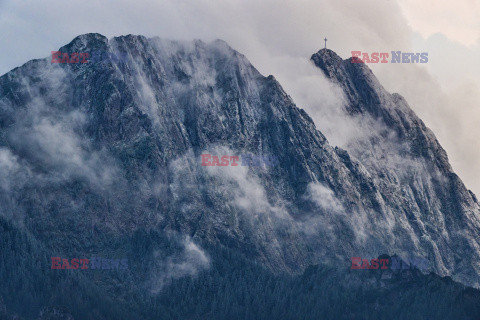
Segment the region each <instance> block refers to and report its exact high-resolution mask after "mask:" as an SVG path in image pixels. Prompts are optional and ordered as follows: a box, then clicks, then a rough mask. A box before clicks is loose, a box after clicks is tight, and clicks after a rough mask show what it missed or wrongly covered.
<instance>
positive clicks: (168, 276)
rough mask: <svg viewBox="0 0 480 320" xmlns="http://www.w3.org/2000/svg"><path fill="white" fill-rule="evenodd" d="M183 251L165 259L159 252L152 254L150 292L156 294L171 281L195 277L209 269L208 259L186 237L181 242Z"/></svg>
mask: <svg viewBox="0 0 480 320" xmlns="http://www.w3.org/2000/svg"><path fill="white" fill-rule="evenodd" d="M182 246H183V250H182V251H180V252H179V253H176V254H173V255H171V256H169V257H167V258H166V259H165V258H164V257H162V253H161V252H160V251H155V252H154V269H153V271H152V277H151V292H152V293H153V294H156V293H158V292H160V291H161V290H162V289H163V288H164V287H165V286H166V285H169V284H170V283H171V282H172V281H173V280H176V279H180V278H183V277H195V276H196V275H197V274H198V273H199V272H201V271H204V270H207V269H208V268H210V258H209V256H208V255H207V254H206V253H205V251H203V249H202V248H201V247H200V246H198V245H197V244H196V243H195V242H193V240H192V239H191V238H190V237H188V236H186V237H184V239H183V241H182Z"/></svg>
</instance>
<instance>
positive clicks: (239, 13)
mask: <svg viewBox="0 0 480 320" xmlns="http://www.w3.org/2000/svg"><path fill="white" fill-rule="evenodd" d="M88 32H98V33H101V34H103V35H105V36H107V37H109V38H110V37H113V36H117V35H124V34H130V33H131V34H143V35H145V36H147V37H150V36H160V37H163V38H172V39H193V38H199V39H203V40H213V39H216V38H220V39H223V40H225V41H227V42H228V43H229V44H230V45H231V46H232V47H233V48H235V49H236V50H238V51H240V52H241V53H243V54H245V55H246V56H247V58H248V59H249V60H250V61H251V62H252V63H253V64H254V65H255V66H256V67H257V68H258V69H259V70H260V72H262V73H263V74H265V75H267V74H273V75H275V77H276V78H277V79H278V80H279V81H280V82H281V84H282V85H283V86H284V87H285V89H286V91H287V92H288V93H289V94H291V95H292V97H293V98H294V100H295V101H296V102H297V104H298V105H299V107H304V106H303V105H302V104H308V103H309V101H310V98H309V96H310V95H311V94H312V90H315V88H314V87H313V83H319V84H320V85H322V83H323V82H322V81H320V80H318V79H315V77H317V75H316V74H315V72H316V71H312V70H310V69H308V68H309V67H308V66H305V65H304V62H305V61H308V59H309V58H310V56H311V54H313V53H314V52H316V51H317V50H319V49H320V48H322V47H323V38H324V37H325V36H326V37H327V38H328V39H329V41H328V43H327V46H328V47H329V48H330V49H333V50H334V51H336V52H337V53H338V54H339V55H340V56H342V57H343V58H347V57H349V56H350V54H351V51H354V50H360V51H364V52H374V51H377V52H382V51H387V52H389V51H392V50H401V51H410V52H428V53H429V54H428V57H429V62H428V63H427V64H424V65H414V64H400V65H393V64H390V63H388V64H370V65H369V66H370V67H371V68H372V69H373V71H374V72H375V74H376V75H377V76H378V77H379V79H380V81H381V82H382V84H383V85H384V86H385V87H386V88H387V89H388V90H389V91H391V92H398V93H400V94H402V95H403V96H405V98H406V99H407V101H408V102H409V104H410V106H411V107H412V108H413V109H414V110H415V112H417V114H418V115H419V116H420V117H421V118H422V119H423V120H424V121H425V123H426V124H427V126H429V127H430V128H431V129H432V130H433V131H434V132H435V134H436V135H437V137H438V139H439V140H440V143H441V144H442V145H443V147H444V148H445V149H446V150H447V153H448V155H449V158H450V161H451V162H452V165H453V167H454V169H455V170H456V171H457V173H458V174H459V175H460V177H461V178H462V179H463V180H464V182H465V183H466V185H467V187H468V188H470V189H472V190H473V191H474V192H475V193H476V194H477V195H480V161H479V160H480V142H479V141H478V139H477V137H478V136H479V134H480V126H479V123H480V103H479V101H480V60H479V59H478V57H479V56H480V1H479V0H457V1H454V2H452V1H449V0H422V1H421V2H420V1H418V0H364V1H361V2H359V1H353V0H323V1H318V0H317V1H314V0H261V1H258V0H256V1H254V0H218V1H209V0H165V1H158V0H157V1H149V0H134V1H126V0H116V1H114V0H103V1H88V0H87V1H81V2H78V1H77V2H75V1H60V0H44V1H39V0H23V1H16V0H0V57H1V59H0V74H4V73H5V72H8V71H9V70H11V69H13V68H15V67H17V66H20V65H21V64H23V63H25V62H26V61H28V60H30V59H34V58H43V57H47V56H49V55H50V52H51V51H53V50H56V49H58V48H59V47H60V46H62V45H64V44H66V43H68V42H69V41H70V40H72V39H73V38H74V37H75V36H77V35H79V34H83V33H88ZM307 69H308V70H307ZM309 86H312V88H311V89H309V88H310V87H309ZM323 86H324V87H323V88H322V89H321V90H318V92H320V93H323V94H324V95H325V100H324V101H327V103H328V102H329V103H334V99H333V98H331V97H328V88H327V87H326V86H325V84H324V83H323ZM306 109H307V110H309V109H308V108H306ZM317 125H318V126H319V129H320V130H322V124H321V123H317ZM327 137H328V134H327ZM331 140H333V141H335V137H331Z"/></svg>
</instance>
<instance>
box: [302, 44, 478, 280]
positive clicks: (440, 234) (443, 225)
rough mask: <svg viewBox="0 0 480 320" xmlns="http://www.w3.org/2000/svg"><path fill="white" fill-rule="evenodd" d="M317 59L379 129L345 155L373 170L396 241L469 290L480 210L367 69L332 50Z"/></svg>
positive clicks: (361, 118)
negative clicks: (390, 217)
mask: <svg viewBox="0 0 480 320" xmlns="http://www.w3.org/2000/svg"><path fill="white" fill-rule="evenodd" d="M311 60H312V61H313V63H314V64H315V65H316V66H317V67H319V68H320V69H321V70H322V71H323V72H324V74H325V75H326V76H327V77H328V78H329V79H331V80H332V81H333V82H335V83H337V84H338V85H339V86H340V87H341V88H342V90H343V93H344V97H345V101H346V105H345V113H346V115H347V117H349V118H350V120H351V121H352V122H353V123H355V124H356V125H357V126H358V127H362V128H364V129H365V128H371V129H370V130H369V132H368V134H360V135H357V136H356V137H354V138H352V139H350V140H349V141H348V142H347V143H346V146H345V148H346V149H347V150H348V152H349V153H350V154H351V155H352V156H353V157H355V158H356V159H358V160H359V161H360V162H361V163H362V164H363V165H364V166H365V167H366V168H367V171H368V172H369V174H371V175H372V179H373V181H375V184H376V185H377V186H378V190H379V191H380V192H381V194H382V197H383V198H384V199H385V203H386V205H387V206H388V207H389V209H388V210H391V213H392V214H393V217H394V220H395V222H394V225H393V229H392V237H394V238H395V239H396V241H401V242H403V243H409V246H410V249H408V250H412V251H415V252H422V253H423V254H424V255H425V256H426V257H428V258H429V259H430V260H431V261H434V262H435V266H436V271H437V272H439V273H440V274H450V273H453V274H457V276H458V279H461V280H462V281H463V282H466V283H469V281H470V280H469V279H473V278H475V277H476V276H475V274H476V273H477V274H478V271H479V263H478V258H479V257H478V245H477V243H478V239H479V212H480V210H479V204H478V201H477V198H476V197H475V195H474V194H473V193H472V192H471V191H470V190H467V189H466V188H465V186H464V184H463V183H462V181H461V180H460V179H459V178H458V176H457V175H456V174H455V173H454V172H453V170H452V168H451V166H450V164H449V162H448V157H447V154H446V152H445V151H444V150H443V148H442V147H441V145H440V144H439V143H438V141H437V139H436V138H435V135H434V134H433V132H432V131H431V130H430V129H428V128H427V127H426V126H425V124H424V123H423V122H422V120H421V119H419V118H418V117H417V116H416V115H415V113H414V112H413V111H412V110H411V109H410V107H409V106H408V104H407V102H406V101H405V99H404V98H403V97H402V96H400V95H399V94H397V93H394V94H390V93H388V92H387V91H386V90H385V89H384V88H383V87H382V86H381V84H380V83H379V82H378V80H377V79H376V77H375V76H374V75H373V73H372V71H371V70H370V69H369V68H368V67H367V66H366V65H365V64H363V63H352V60H351V58H350V59H346V60H342V59H341V58H340V57H338V56H337V55H336V54H335V53H334V52H333V51H330V50H325V49H323V50H320V51H319V52H317V53H316V54H314V55H313V56H312V58H311ZM360 131H363V132H365V131H367V130H360ZM400 230H403V232H400V233H399V231H400ZM452 244H453V245H452ZM467 270H470V271H467ZM460 274H461V275H460ZM475 283H476V284H478V281H475Z"/></svg>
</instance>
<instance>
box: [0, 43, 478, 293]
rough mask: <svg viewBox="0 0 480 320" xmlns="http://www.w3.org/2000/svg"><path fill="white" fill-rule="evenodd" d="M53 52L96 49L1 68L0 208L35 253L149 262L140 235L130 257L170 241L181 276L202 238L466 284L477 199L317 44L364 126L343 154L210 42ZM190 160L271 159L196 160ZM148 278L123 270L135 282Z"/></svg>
mask: <svg viewBox="0 0 480 320" xmlns="http://www.w3.org/2000/svg"><path fill="white" fill-rule="evenodd" d="M60 51H61V52H68V53H72V52H87V53H93V52H106V53H108V54H106V55H102V57H104V59H95V61H90V62H88V63H83V64H82V63H78V64H52V63H51V62H50V58H48V59H38V60H33V61H30V62H28V63H26V64H25V65H23V66H21V67H19V68H16V69H14V70H12V71H10V72H9V73H7V74H5V75H3V76H2V77H0V164H1V169H0V188H1V190H2V192H1V193H0V212H1V213H2V214H1V219H5V220H10V221H11V222H12V223H14V224H15V225H16V226H17V227H18V228H21V230H23V232H25V233H28V234H29V235H30V236H31V237H32V238H33V239H35V241H38V243H41V245H42V247H45V250H46V252H47V256H49V254H48V252H49V251H50V252H51V256H65V257H70V258H71V257H76V256H78V257H85V256H86V257H90V256H93V255H95V256H102V255H103V256H104V257H107V258H109V257H110V258H118V257H117V256H114V255H118V254H119V253H120V254H125V255H128V257H129V258H130V259H132V257H134V256H136V257H137V258H139V259H147V260H152V261H153V260H155V259H157V258H158V255H159V253H158V252H160V256H162V254H163V252H166V251H165V250H166V249H165V247H166V246H165V244H164V243H163V242H161V241H160V240H158V239H156V238H148V237H147V238H146V239H145V240H144V241H145V244H144V247H145V248H154V249H155V250H153V249H152V250H146V251H145V252H146V253H145V255H147V254H148V256H143V257H141V256H140V257H139V255H140V253H138V252H133V251H132V249H131V248H132V246H130V245H129V244H130V243H131V242H132V241H133V239H137V238H136V235H138V233H139V232H140V231H141V232H144V231H146V232H149V231H155V232H160V233H163V234H169V235H171V234H174V235H176V236H179V235H180V236H181V237H183V238H184V241H183V247H184V255H183V256H180V257H177V258H178V259H180V260H179V262H177V265H178V266H183V265H182V263H187V262H188V263H189V266H190V267H191V268H192V269H184V270H183V271H184V273H183V275H192V274H195V273H196V272H197V271H199V270H201V269H202V268H207V267H208V263H207V260H208V257H206V256H205V255H203V252H202V247H201V245H200V244H203V245H206V246H208V245H209V244H212V245H221V246H224V247H226V248H228V249H229V250H234V251H236V252H239V253H241V254H242V255H244V256H245V257H247V258H249V259H251V260H255V261H258V262H260V263H261V264H263V265H265V266H267V267H268V268H270V269H271V270H273V271H275V272H284V271H286V272H290V273H296V272H301V271H302V270H303V269H304V268H306V267H307V266H309V265H312V264H317V263H319V262H320V261H323V262H325V261H330V260H332V261H333V260H335V261H336V260H337V259H340V260H341V261H344V259H345V257H347V258H348V257H352V256H365V257H367V256H368V257H375V256H378V255H379V254H382V253H388V254H398V255H400V256H405V257H407V256H422V257H424V258H426V259H428V260H429V261H430V262H431V268H432V269H433V270H435V272H437V273H439V274H441V275H446V274H449V275H452V276H453V277H454V279H458V280H459V281H461V282H463V283H466V284H469V285H478V284H479V283H480V282H479V280H480V277H479V274H480V267H479V264H478V261H480V260H479V258H480V249H479V247H478V245H479V243H478V239H479V237H478V235H479V234H478V232H479V230H480V229H479V227H480V224H479V220H478V219H479V212H480V209H479V204H478V202H477V200H476V198H475V196H474V195H473V194H472V193H471V192H469V191H468V190H466V189H465V187H464V185H463V183H462V182H461V181H460V179H459V178H458V177H457V176H456V175H455V174H454V173H453V171H452V169H451V167H450V165H449V163H448V159H447V156H446V153H445V151H444V150H443V149H442V148H441V146H440V145H439V144H438V142H437V140H436V139H435V137H434V135H433V133H432V132H431V131H430V130H428V128H426V127H425V125H424V124H423V122H422V121H421V120H420V119H418V117H416V115H415V114H414V113H413V111H412V110H411V109H410V108H409V107H408V105H407V104H406V102H405V101H404V99H403V98H402V97H401V96H399V95H397V94H393V95H391V94H389V93H387V92H386V91H385V90H384V89H383V88H382V87H381V85H380V84H379V83H378V81H377V80H376V78H375V77H374V76H373V74H372V73H371V71H370V70H369V69H368V68H367V67H366V66H365V65H363V64H352V63H350V62H349V61H348V60H345V61H344V60H342V59H341V58H340V57H338V56H337V55H336V54H335V53H334V52H332V51H330V50H321V51H319V52H318V53H316V54H315V55H313V56H312V60H313V61H314V63H315V64H316V65H317V66H318V67H320V68H321V69H322V70H323V71H324V72H325V74H326V75H327V76H328V77H329V78H331V79H332V81H334V82H337V83H338V84H339V85H340V86H341V87H342V88H343V90H344V92H345V96H346V98H347V101H348V104H347V112H348V116H349V117H352V118H354V119H361V120H362V121H364V122H361V123H363V125H365V124H368V125H370V124H372V125H373V126H372V128H374V129H375V130H372V132H371V135H369V136H365V137H358V139H357V140H355V141H352V142H351V143H350V144H348V145H347V146H345V147H344V149H346V150H344V149H341V148H338V147H333V146H331V145H330V144H329V143H328V141H327V140H326V138H325V137H324V135H322V133H321V132H320V131H318V130H317V129H316V127H315V125H314V123H313V121H312V119H311V118H310V117H309V116H308V114H307V113H306V112H305V111H304V110H302V109H300V108H298V107H297V106H296V105H295V104H294V102H293V101H292V99H291V98H290V97H289V96H288V95H287V94H286V93H285V92H284V90H283V89H282V87H281V86H280V84H279V83H278V82H277V81H276V80H275V78H274V77H273V76H268V77H264V76H262V75H261V74H260V73H259V72H258V71H257V70H256V69H255V68H254V67H253V66H252V65H251V64H250V63H249V62H248V60H247V59H246V58H245V57H244V56H243V55H241V54H240V53H238V52H236V51H235V50H233V49H232V48H230V47H229V46H228V45H227V44H226V43H225V42H223V41H220V40H217V41H214V42H212V43H204V42H202V41H193V42H179V41H167V40H161V39H158V38H152V39H147V38H145V37H143V36H132V35H129V36H124V37H116V38H113V39H110V40H108V39H107V38H105V37H104V36H102V35H99V34H85V35H81V36H79V37H77V38H75V39H74V40H73V41H72V42H71V43H69V44H68V45H66V46H64V47H62V48H60ZM111 57H124V58H122V59H113V58H111ZM361 123H359V125H362V124H361ZM204 153H210V154H212V155H218V156H222V155H231V156H235V155H241V154H248V153H250V154H256V155H274V156H276V157H277V158H278V160H279V163H278V164H277V165H275V166H250V167H247V166H241V165H240V166H236V167H235V166H222V167H206V166H201V154H204ZM172 237H173V238H174V236H172ZM135 241H136V240H135ZM129 250H130V251H129ZM167 251H168V250H167ZM182 259H183V260H182ZM170 262H171V261H170ZM47 268H48V266H47ZM192 270H193V271H192ZM154 271H155V264H154V265H153V266H146V267H145V268H142V271H138V273H136V274H134V275H131V276H132V277H137V278H138V279H140V280H139V281H140V282H141V284H139V286H147V287H148V282H149V280H150V279H151V274H152V272H154ZM181 275H182V273H180V274H178V273H177V274H176V275H172V277H175V276H181ZM163 281H166V280H165V279H164V278H162V283H163ZM154 291H155V290H154Z"/></svg>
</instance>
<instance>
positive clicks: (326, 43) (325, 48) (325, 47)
mask: <svg viewBox="0 0 480 320" xmlns="http://www.w3.org/2000/svg"><path fill="white" fill-rule="evenodd" d="M325 49H327V38H325Z"/></svg>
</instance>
